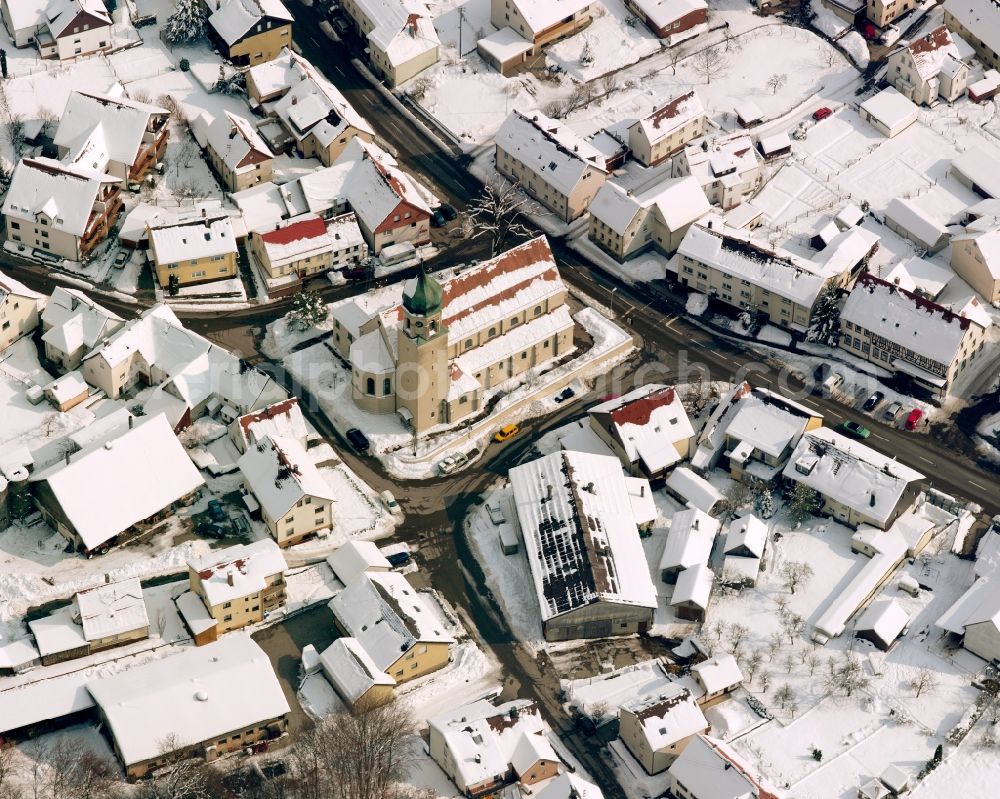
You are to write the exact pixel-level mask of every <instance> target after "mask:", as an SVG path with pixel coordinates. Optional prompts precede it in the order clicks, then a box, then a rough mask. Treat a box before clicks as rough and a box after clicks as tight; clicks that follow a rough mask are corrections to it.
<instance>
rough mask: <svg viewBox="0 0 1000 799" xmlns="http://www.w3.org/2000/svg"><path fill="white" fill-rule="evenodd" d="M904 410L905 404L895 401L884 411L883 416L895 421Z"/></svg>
mask: <svg viewBox="0 0 1000 799" xmlns="http://www.w3.org/2000/svg"><path fill="white" fill-rule="evenodd" d="M902 412H903V405H902V403H899V402H894V403H892V404H891V405H889V407H887V408H886V409H885V411H883V412H882V418H883V419H885V420H886V421H887V422H895V421H896V420H897V419H898V418H899V414H901V413H902Z"/></svg>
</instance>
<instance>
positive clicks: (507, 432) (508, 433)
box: [493, 424, 521, 444]
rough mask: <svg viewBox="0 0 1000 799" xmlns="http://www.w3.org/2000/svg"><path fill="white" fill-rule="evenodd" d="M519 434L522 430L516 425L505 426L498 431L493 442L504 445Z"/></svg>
mask: <svg viewBox="0 0 1000 799" xmlns="http://www.w3.org/2000/svg"><path fill="white" fill-rule="evenodd" d="M519 432H521V428H520V427H518V426H517V425H516V424H505V425H504V426H503V427H501V428H500V429H499V430H497V432H496V434H495V435H494V436H493V440H494V441H496V442H497V443H498V444H502V443H503V442H504V441H506V440H507V439H508V438H513V437H514V436H516V435H517V434H518V433H519Z"/></svg>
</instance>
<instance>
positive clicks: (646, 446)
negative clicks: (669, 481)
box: [589, 384, 694, 474]
mask: <svg viewBox="0 0 1000 799" xmlns="http://www.w3.org/2000/svg"><path fill="white" fill-rule="evenodd" d="M589 413H590V415H591V416H592V417H594V416H598V417H603V416H605V415H607V417H608V420H609V423H608V427H610V428H611V429H610V431H609V432H610V433H611V434H612V435H613V436H614V437H615V438H616V439H617V440H618V441H619V443H620V444H621V446H622V448H623V449H624V450H625V453H626V455H627V456H628V458H629V461H630V462H633V463H634V462H635V461H637V460H642V462H643V463H644V464H645V465H646V468H647V470H648V472H649V473H650V474H653V473H655V472H659V471H661V470H663V469H665V468H666V467H668V466H670V465H672V464H674V463H676V462H678V461H679V460H680V459H681V456H680V453H679V452H678V450H677V447H676V444H678V443H680V442H682V441H687V440H688V439H689V438H691V437H692V436H694V429H693V428H692V427H691V421H690V420H689V419H688V416H687V412H686V411H685V410H684V405H683V403H682V402H681V398H680V395H679V394H678V393H677V391H676V390H675V389H674V388H673V386H665V385H661V384H650V385H646V386H640V387H639V388H636V389H634V390H632V391H630V392H628V393H627V394H625V395H623V396H621V397H618V398H617V399H613V400H608V401H607V402H603V403H600V404H599V405H595V406H593V407H592V408H591V409H590V411H589Z"/></svg>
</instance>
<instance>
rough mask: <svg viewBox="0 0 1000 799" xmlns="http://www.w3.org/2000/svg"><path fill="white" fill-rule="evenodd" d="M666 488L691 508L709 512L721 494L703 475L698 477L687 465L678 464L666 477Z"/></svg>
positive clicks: (720, 497)
mask: <svg viewBox="0 0 1000 799" xmlns="http://www.w3.org/2000/svg"><path fill="white" fill-rule="evenodd" d="M667 488H668V489H670V490H671V491H673V492H674V493H676V494H677V495H678V496H680V497H681V498H682V499H684V501H685V502H687V504H688V506H689V507H691V508H697V509H698V510H700V511H703V512H704V513H710V512H711V510H712V508H713V507H714V506H715V503H716V502H718V501H719V500H721V499H722V494H721V493H720V492H719V490H718V489H717V488H715V486H713V485H712V484H711V483H710V482H708V480H706V479H705V478H704V477H700V476H699V475H697V474H695V473H694V472H693V471H691V470H690V469H689V468H688V467H687V466H679V467H678V468H676V469H674V470H673V472H671V473H670V476H669V477H668V478H667Z"/></svg>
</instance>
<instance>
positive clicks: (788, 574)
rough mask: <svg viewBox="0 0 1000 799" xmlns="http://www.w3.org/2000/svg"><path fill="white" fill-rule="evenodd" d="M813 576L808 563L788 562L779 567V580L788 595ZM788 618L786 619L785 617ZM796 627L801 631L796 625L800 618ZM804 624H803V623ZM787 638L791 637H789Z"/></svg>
mask: <svg viewBox="0 0 1000 799" xmlns="http://www.w3.org/2000/svg"><path fill="white" fill-rule="evenodd" d="M812 576H813V570H812V566H810V565H809V564H808V563H803V562H801V561H797V560H790V561H788V562H786V563H785V565H784V566H782V567H781V579H782V580H784V581H785V588H787V589H788V592H789V593H790V594H794V593H795V589H796V588H798V587H799V586H800V585H803V584H804V583H807V582H809V580H810V578H811V577H812ZM786 618H788V617H786ZM796 618H797V621H796V626H798V628H799V630H801V626H799V625H798V620H800V619H801V618H802V617H801V616H798V617H796ZM803 624H804V623H803ZM789 637H792V636H791V635H790V636H789Z"/></svg>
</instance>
